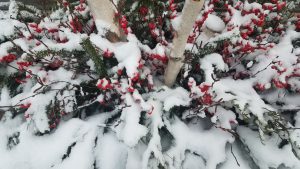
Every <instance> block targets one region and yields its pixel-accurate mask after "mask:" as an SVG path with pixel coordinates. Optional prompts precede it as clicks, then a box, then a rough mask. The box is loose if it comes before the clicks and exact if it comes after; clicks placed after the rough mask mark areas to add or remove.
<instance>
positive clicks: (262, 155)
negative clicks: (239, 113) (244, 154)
mask: <svg viewBox="0 0 300 169" xmlns="http://www.w3.org/2000/svg"><path fill="white" fill-rule="evenodd" d="M238 134H239V135H240V137H241V140H242V142H243V143H244V144H245V145H247V147H248V148H249V150H250V155H251V157H252V159H253V160H254V161H255V163H256V164H257V165H258V166H259V167H260V168H261V169H269V168H270V167H272V168H278V167H279V166H280V165H284V166H286V167H290V168H291V169H297V168H299V167H300V161H299V160H298V159H297V158H296V157H295V155H294V154H293V153H292V149H291V146H290V145H289V144H288V145H285V146H284V147H283V148H278V143H279V141H280V139H279V138H278V136H275V135H273V136H269V137H268V138H266V140H265V143H264V144H262V143H261V140H260V139H259V136H258V134H257V132H254V131H251V130H250V129H247V128H245V127H239V128H238Z"/></svg>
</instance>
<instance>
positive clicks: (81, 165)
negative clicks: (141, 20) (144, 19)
mask: <svg viewBox="0 0 300 169" xmlns="http://www.w3.org/2000/svg"><path fill="white" fill-rule="evenodd" d="M186 2H191V1H186ZM82 3H83V2H82ZM115 3H117V0H115ZM1 4H3V3H2V2H0V5H1ZM137 5H138V2H135V5H134V6H133V8H132V11H133V10H134V9H137V8H138V6H137ZM243 6H244V10H246V11H250V10H255V9H259V10H260V11H262V6H261V5H260V4H258V3H249V2H248V1H246V2H245V3H243ZM84 7H86V8H85V10H84V11H81V12H78V13H77V14H78V15H80V14H82V15H83V18H88V15H89V13H88V12H89V7H87V6H85V5H84ZM102 7H103V6H102ZM194 7H195V6H194ZM195 8H196V7H195ZM210 8H211V5H209V2H208V1H207V2H206V5H205V11H207V10H209V9H210ZM229 8H230V10H231V12H232V19H231V20H230V21H229V23H227V22H226V25H225V23H224V21H223V19H221V18H220V17H219V16H217V14H216V13H214V12H213V13H211V14H209V15H208V18H207V20H206V21H205V23H204V26H206V27H207V28H208V29H209V30H208V29H206V28H205V27H202V31H203V32H201V31H200V32H201V34H200V35H199V39H197V43H199V44H200V43H203V44H207V43H210V44H213V45H215V42H216V41H218V40H223V39H230V40H231V41H232V42H239V43H240V44H241V46H242V45H246V44H249V45H253V46H256V45H258V44H257V43H256V42H251V41H249V40H245V39H242V38H241V37H240V35H239V34H240V27H239V26H245V25H247V24H248V23H249V22H250V21H251V20H252V19H257V16H255V15H254V14H250V15H242V13H241V11H239V10H238V9H236V8H233V7H229ZM64 12H65V11H64V10H57V11H54V12H53V13H52V14H51V15H50V16H49V17H46V18H44V19H42V21H41V22H40V23H39V24H38V26H39V27H40V28H42V29H44V30H45V31H46V29H57V28H59V32H57V33H49V34H47V35H49V36H53V37H55V38H58V39H60V40H67V41H66V42H65V43H58V42H56V41H55V40H54V39H51V38H48V37H46V36H45V35H44V34H43V32H42V33H36V32H34V30H33V29H31V28H30V29H31V31H28V30H27V28H26V27H25V25H24V24H22V23H21V22H19V21H17V20H15V19H14V18H16V14H17V9H16V2H15V1H14V0H11V3H10V7H9V11H8V12H2V11H0V18H1V20H0V25H2V26H0V41H1V42H2V41H3V43H1V44H0V59H2V58H3V57H4V56H6V55H7V54H8V53H9V52H11V50H12V49H13V47H14V44H16V45H17V46H19V47H20V48H21V49H22V50H23V54H19V51H18V52H14V51H15V50H14V49H13V50H12V51H13V53H14V54H17V55H18V56H17V59H16V60H15V61H13V62H11V63H10V65H11V66H15V67H18V64H17V62H18V61H25V60H26V59H28V58H30V57H31V55H30V54H32V53H35V52H39V51H46V50H48V49H51V50H55V51H60V50H65V51H72V52H73V51H80V52H82V50H83V49H82V47H81V44H80V43H81V42H82V41H83V40H85V39H87V38H90V40H91V42H92V43H93V45H95V47H96V48H97V51H98V49H99V53H101V52H103V51H110V52H111V53H113V57H114V59H115V60H117V63H116V64H115V63H114V64H115V65H114V67H113V68H111V69H110V70H108V74H109V75H108V76H107V77H105V78H103V79H104V80H105V81H103V84H102V85H104V86H106V85H112V86H113V87H109V88H107V89H106V90H101V89H97V90H95V92H93V93H90V94H91V95H86V94H88V92H86V91H85V90H84V89H83V87H82V86H79V85H81V83H85V82H88V83H90V82H91V83H93V87H95V85H96V82H97V80H99V78H98V77H97V76H96V75H90V76H88V75H86V74H85V73H82V74H79V73H78V72H76V71H74V70H73V67H72V66H74V65H75V64H74V65H68V63H69V62H67V61H66V59H67V58H63V57H60V56H56V55H55V56H52V55H51V56H45V58H42V59H44V60H45V61H48V60H49V61H52V60H54V59H62V60H63V59H64V61H63V62H64V63H63V65H62V66H61V67H59V68H57V69H56V70H48V67H46V66H45V65H43V64H42V63H34V64H35V65H34V66H32V67H30V68H29V69H28V71H31V72H32V73H33V74H34V78H28V79H25V80H26V81H25V82H24V83H22V84H19V87H18V88H17V89H16V90H15V91H10V90H11V89H10V88H11V86H10V85H7V86H6V85H3V86H1V91H0V108H1V110H0V169H20V168H22V169H50V168H51V169H95V168H97V169H98V168H101V169H124V168H126V169H148V168H153V169H157V168H159V167H158V165H161V168H162V167H163V168H166V169H178V168H182V169H198V168H199V169H200V168H205V169H232V168H233V169H257V168H261V169H269V168H274V169H275V168H284V167H287V168H289V169H299V168H300V161H299V159H297V157H296V156H295V154H298V155H299V154H300V148H299V147H300V139H299V138H300V131H299V130H292V129H291V130H288V133H285V134H288V136H289V138H288V139H290V140H289V141H291V143H290V144H286V145H284V146H283V147H280V143H281V141H282V140H281V138H280V137H279V136H278V135H277V134H274V133H273V134H265V133H264V132H265V130H267V129H266V128H267V127H269V126H268V124H270V123H271V122H273V121H272V120H274V119H273V117H271V115H270V113H278V114H279V115H282V117H283V116H284V117H286V116H288V115H286V114H285V113H286V112H285V111H286V110H289V111H290V110H293V112H292V113H291V114H292V115H294V114H295V116H293V117H287V118H291V119H292V120H290V122H287V124H286V127H291V128H293V127H296V128H299V127H300V112H299V111H298V112H296V111H295V110H299V108H300V103H299V100H300V95H299V91H297V89H299V88H300V81H299V77H298V75H297V74H298V73H300V65H299V54H300V48H299V47H298V48H296V47H294V46H293V44H292V41H293V40H295V39H297V38H300V33H299V32H296V31H294V30H292V28H289V29H288V30H287V31H286V32H285V33H284V34H283V36H281V37H279V40H280V41H279V42H278V43H276V44H275V43H274V44H272V45H274V47H273V48H272V49H268V50H266V51H263V50H260V51H257V52H251V53H249V54H247V55H245V56H244V57H245V58H243V59H244V60H239V61H236V60H237V59H239V58H238V57H240V56H232V57H231V58H230V59H233V60H234V61H233V62H237V63H239V62H240V61H241V62H243V61H245V63H244V62H243V63H241V64H239V65H237V66H236V67H234V68H235V69H236V72H240V71H244V72H246V73H249V77H247V78H245V79H243V80H241V79H240V80H235V79H233V78H232V77H233V76H234V75H233V76H231V75H228V74H230V73H232V72H229V71H231V70H229V68H230V66H232V63H231V61H227V60H226V62H225V61H224V60H225V59H224V56H222V55H221V54H218V53H211V54H208V55H205V56H203V57H201V58H199V60H198V63H199V65H200V68H201V70H203V73H204V76H205V77H203V78H202V79H201V80H199V79H196V77H192V76H191V77H189V73H190V72H189V70H188V69H189V65H187V66H185V67H184V68H185V69H186V70H188V71H187V72H185V76H184V77H185V78H188V80H189V81H188V83H189V84H188V87H186V86H184V87H186V88H183V85H182V84H183V83H185V82H182V81H180V83H176V85H175V87H174V88H169V87H167V86H165V85H164V83H163V81H162V72H158V71H157V72H156V68H152V67H151V66H154V64H156V63H157V65H158V66H161V67H162V70H164V68H165V66H166V65H165V64H166V63H160V61H158V60H154V61H152V60H150V59H149V60H147V59H145V57H148V55H152V54H153V55H159V56H160V57H167V56H169V55H170V53H171V52H172V48H171V46H172V44H171V42H168V41H167V40H166V39H162V41H161V42H160V43H157V45H156V46H155V48H154V49H151V48H150V47H149V46H147V45H146V44H143V43H142V42H140V40H139V39H138V38H137V36H135V35H134V34H131V33H129V34H128V35H127V36H126V37H122V38H124V39H123V40H124V41H122V42H115V43H112V42H110V41H109V40H107V39H106V38H105V33H106V32H107V30H109V29H113V28H112V26H114V25H109V23H106V22H105V21H103V20H96V22H95V24H96V27H97V28H98V31H96V32H97V34H95V33H92V34H90V35H89V34H88V33H79V32H74V31H72V30H71V29H69V28H68V27H67V26H61V24H62V23H63V22H66V23H67V22H68V19H70V18H68V17H66V15H65V13H64ZM68 12H70V11H68V10H67V12H66V13H67V14H69V13H68ZM269 12H270V11H264V14H266V15H268V14H269ZM23 14H28V13H25V12H23ZM194 14H195V13H194ZM195 15H196V14H195ZM270 15H271V14H270ZM272 15H275V14H274V13H273V14H272ZM199 16H200V15H199ZM69 17H70V16H69ZM225 17H226V16H225ZM2 18H3V19H2ZM92 22H93V21H92V20H89V23H92ZM192 22H193V21H192ZM171 24H172V26H173V28H174V29H175V30H179V29H180V26H183V25H184V22H183V21H182V15H181V14H180V13H179V14H178V16H177V17H175V18H174V19H172V20H171ZM3 25H5V27H4V26H3ZM230 25H231V26H230ZM15 27H18V28H19V29H20V31H21V33H22V34H23V35H24V37H23V36H22V37H21V36H20V37H17V38H14V39H13V41H12V42H10V41H7V42H4V41H5V40H6V39H5V38H7V37H13V36H15V35H16V34H17V33H16V30H15ZM226 28H227V29H228V28H232V29H231V30H230V31H226V30H227V29H226ZM129 29H130V28H129ZM259 29H260V28H259ZM293 29H294V28H293ZM156 31H158V30H156ZM186 31H188V30H186ZM32 32H34V34H36V35H37V36H41V39H40V40H41V41H42V42H43V43H44V44H45V45H44V44H40V45H36V43H37V40H36V39H32V37H31V36H32V35H31V34H32ZM222 32H223V33H222ZM198 33H199V32H198ZM219 33H220V34H219ZM197 35H198V34H196V36H197ZM175 37H176V36H175ZM163 38H164V37H163ZM125 40H126V41H125ZM164 41H165V42H164ZM182 42H183V44H185V41H182ZM13 43H14V44H13ZM165 43H166V44H165ZM263 43H267V42H263ZM192 46H193V45H192V44H188V45H186V49H187V50H191V48H192ZM239 48H240V47H236V48H230V49H229V50H230V52H233V51H236V50H239ZM197 50H198V49H196V48H194V49H193V51H192V52H197ZM216 52H217V51H216ZM20 53H21V52H20ZM143 54H145V55H146V56H145V55H143ZM76 57H77V56H76ZM78 57H85V55H83V56H78ZM70 58H71V59H72V61H74V62H77V60H76V59H77V58H76V59H75V58H74V56H70ZM33 59H37V58H33ZM79 59H81V58H79ZM83 59H85V58H83ZM105 59H107V60H105ZM109 59H110V58H103V60H105V61H108V60H109ZM85 61H86V62H87V63H86V68H85V69H86V70H87V71H93V70H95V63H94V62H93V60H91V59H88V58H87V59H86V60H85ZM84 64H85V63H84ZM142 64H143V65H142ZM141 65H142V66H143V67H142V68H141V67H140V66H141ZM149 65H150V66H149ZM268 65H269V66H268ZM69 66H71V67H72V68H70V69H69ZM266 66H267V67H266ZM272 66H273V68H272ZM274 66H277V67H278V70H280V71H283V70H284V71H283V72H282V73H278V71H277V70H275V69H274ZM0 69H1V71H3V72H4V73H3V74H5V75H6V74H8V75H10V74H12V73H16V72H21V70H16V69H14V68H11V67H8V68H6V63H4V64H2V63H1V68H0ZM123 69H125V71H126V74H122V75H119V74H117V73H116V72H117V71H118V70H123ZM261 70H264V71H262V72H261ZM234 73H235V72H234ZM256 73H257V74H256ZM293 73H295V74H294V75H292V74H293ZM3 74H2V73H1V75H3ZM24 74H26V75H28V72H27V73H24ZM18 75H19V74H18ZM212 75H214V76H213V77H212ZM137 76H138V78H139V80H138V81H142V82H145V83H142V82H141V83H135V82H133V81H134V80H133V79H134V78H135V77H137ZM228 76H229V78H228ZM101 78H102V77H101ZM275 78H276V79H275ZM91 79H92V80H91ZM195 79H196V80H197V82H196V80H195ZM274 79H275V80H279V81H280V82H282V83H288V84H289V88H287V89H285V88H282V89H280V88H276V87H274V85H273V81H274ZM190 84H191V85H190ZM257 84H261V85H263V86H264V89H266V90H264V91H258V90H256V87H254V86H256V85H257ZM143 85H145V86H146V85H149V87H148V86H147V87H148V88H147V87H145V86H143ZM181 85H182V86H181ZM205 85H206V86H209V88H208V89H207V90H206V91H205V92H203V91H202V89H201V87H203V86H205ZM78 86H79V87H78ZM92 89H93V88H92ZM129 89H130V90H129ZM11 92H16V94H11ZM297 92H298V93H297ZM204 94H207V95H208V94H209V95H211V96H212V100H213V103H212V104H209V103H208V104H206V103H203V104H202V99H203V98H202V97H203V96H204ZM78 97H83V99H82V100H80V101H79V102H83V103H82V105H80V106H79V105H77V104H78V103H77V100H78ZM89 97H91V98H89ZM114 97H117V99H115V98H114ZM86 98H88V99H86ZM112 98H113V99H112ZM110 99H111V100H112V101H111V100H110ZM54 101H57V102H55V103H57V104H54ZM278 103H280V104H281V103H282V104H284V105H279V104H278ZM110 104H112V105H113V106H114V110H110V111H108V112H106V109H110V107H109V108H107V107H108V106H111V105H110ZM26 105H27V106H28V105H29V106H28V107H27V108H20V107H22V106H26ZM86 105H93V106H94V107H93V108H91V109H94V110H91V109H90V107H89V108H87V109H84V107H85V106H86ZM1 106H4V107H1ZM9 106H16V107H9ZM49 106H50V107H51V108H53V109H55V108H59V110H57V111H56V110H54V111H53V110H51V109H49V108H48V107H49ZM77 106H79V107H77ZM91 107H92V106H91ZM178 107H180V109H179V110H180V111H183V112H178V110H176V108H178ZM174 108H175V109H174ZM81 110H82V111H81ZM52 113H58V114H59V115H61V116H63V117H62V118H61V119H59V121H58V122H56V123H55V124H54V126H53V124H52V121H51V120H53V119H50V118H49V116H51V115H52ZM62 114H65V115H62ZM180 114H181V115H180ZM190 115H195V116H192V117H190ZM276 115H277V114H276ZM80 118H81V119H80ZM274 118H275V117H274ZM57 120H58V119H57ZM275 120H278V119H275ZM279 120H281V119H279ZM240 121H243V123H241V124H238V122H240ZM50 123H51V124H50ZM235 132H236V133H235ZM282 133H283V132H282ZM280 134H281V132H280ZM280 136H281V135H280ZM285 137H287V136H285ZM293 152H294V153H293Z"/></svg>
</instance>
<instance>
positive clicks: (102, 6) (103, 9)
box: [87, 0, 121, 41]
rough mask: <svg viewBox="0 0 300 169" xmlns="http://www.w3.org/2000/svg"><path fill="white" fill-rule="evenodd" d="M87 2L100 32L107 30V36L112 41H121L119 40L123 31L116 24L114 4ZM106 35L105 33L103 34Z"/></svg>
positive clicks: (107, 1) (106, 0)
mask: <svg viewBox="0 0 300 169" xmlns="http://www.w3.org/2000/svg"><path fill="white" fill-rule="evenodd" d="M87 2H88V5H89V7H90V9H91V12H92V14H93V17H94V19H95V23H96V27H97V29H98V31H102V30H106V31H108V35H107V36H108V39H109V40H110V41H120V40H119V39H118V38H119V37H121V31H120V28H119V24H118V23H116V22H115V12H116V8H115V6H114V5H113V4H112V2H111V1H110V0H87ZM100 33H102V32H100ZM106 33H107V32H103V34H106ZM112 34H114V35H112ZM114 36H115V37H114Z"/></svg>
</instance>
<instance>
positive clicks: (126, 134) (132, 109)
mask: <svg viewBox="0 0 300 169" xmlns="http://www.w3.org/2000/svg"><path fill="white" fill-rule="evenodd" d="M125 101H126V104H127V105H128V106H129V107H125V108H124V109H123V111H122V115H121V117H120V120H121V121H120V124H118V126H117V127H116V129H115V130H116V134H117V137H118V138H119V139H120V140H122V141H124V143H125V144H126V145H128V146H129V147H133V146H135V145H136V144H137V143H138V142H139V140H140V139H141V138H142V137H143V136H145V135H146V134H147V132H148V130H147V128H146V127H145V126H143V125H141V124H139V120H140V116H141V111H142V109H141V107H140V106H139V105H138V104H137V103H135V102H134V100H133V98H132V96H130V95H129V94H126V96H125ZM132 131H134V132H132Z"/></svg>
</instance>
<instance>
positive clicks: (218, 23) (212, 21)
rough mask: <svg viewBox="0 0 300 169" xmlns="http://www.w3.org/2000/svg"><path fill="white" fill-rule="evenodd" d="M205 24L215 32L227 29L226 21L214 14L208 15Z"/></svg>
mask: <svg viewBox="0 0 300 169" xmlns="http://www.w3.org/2000/svg"><path fill="white" fill-rule="evenodd" d="M204 25H205V26H206V27H207V28H209V29H210V30H212V31H214V32H222V31H223V30H224V29H225V23H224V21H223V20H222V19H221V18H220V17H218V16H216V15H213V14H209V15H208V18H207V19H206V20H205V22H204Z"/></svg>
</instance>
